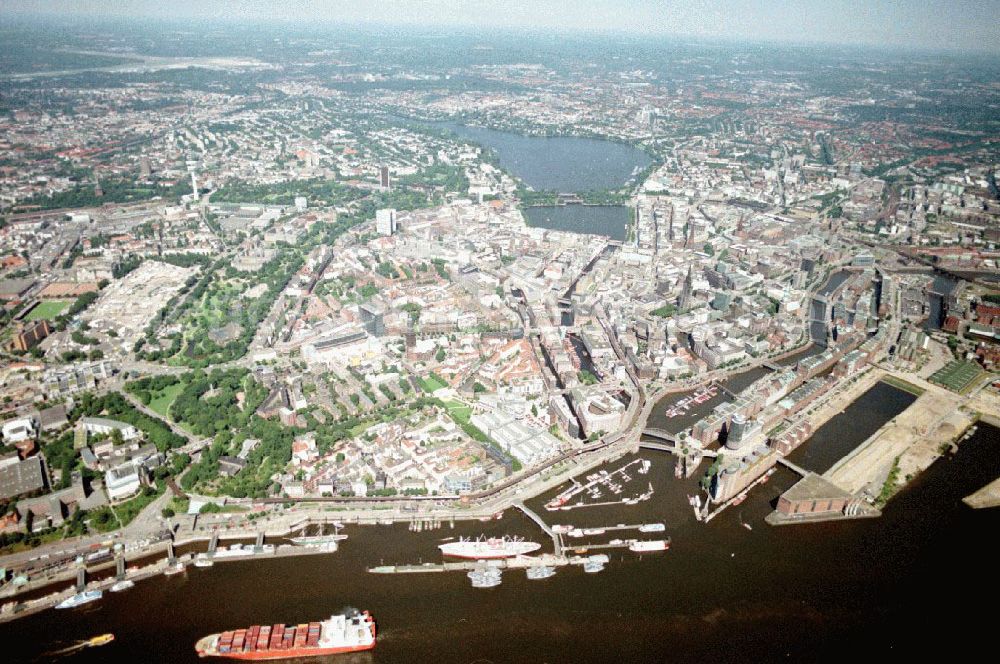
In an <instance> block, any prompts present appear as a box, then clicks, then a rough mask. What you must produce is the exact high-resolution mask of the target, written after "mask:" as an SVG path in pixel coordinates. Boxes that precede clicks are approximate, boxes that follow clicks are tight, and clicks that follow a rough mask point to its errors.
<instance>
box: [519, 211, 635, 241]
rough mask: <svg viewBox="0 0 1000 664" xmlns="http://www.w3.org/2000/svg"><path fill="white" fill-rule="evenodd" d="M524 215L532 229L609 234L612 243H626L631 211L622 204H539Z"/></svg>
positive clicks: (524, 212)
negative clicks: (615, 241)
mask: <svg viewBox="0 0 1000 664" xmlns="http://www.w3.org/2000/svg"><path fill="white" fill-rule="evenodd" d="M522 212H523V214H524V220H525V221H526V222H527V224H528V225H529V226H535V227H537V228H548V229H549V230H554V231H572V232H574V233H589V234H591V235H607V236H608V237H610V238H611V239H612V240H624V239H625V235H626V232H627V230H628V223H629V208H627V207H624V206H621V205H539V206H536V207H527V208H524V209H523V210H522Z"/></svg>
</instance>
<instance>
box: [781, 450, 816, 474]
mask: <svg viewBox="0 0 1000 664" xmlns="http://www.w3.org/2000/svg"><path fill="white" fill-rule="evenodd" d="M778 463H780V464H781V465H782V466H784V467H785V468H788V469H789V470H791V471H793V472H795V473H798V474H799V475H801V476H802V477H805V476H806V475H809V474H810V473H809V471H808V470H806V469H805V468H802V467H801V466H796V465H795V464H794V463H792V462H791V461H789V460H788V459H786V458H785V457H783V456H781V455H780V454H779V455H778Z"/></svg>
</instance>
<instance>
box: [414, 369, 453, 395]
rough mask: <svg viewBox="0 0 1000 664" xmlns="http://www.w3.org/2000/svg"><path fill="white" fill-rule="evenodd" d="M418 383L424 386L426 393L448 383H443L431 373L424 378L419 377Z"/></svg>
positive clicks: (446, 385)
mask: <svg viewBox="0 0 1000 664" xmlns="http://www.w3.org/2000/svg"><path fill="white" fill-rule="evenodd" d="M420 385H421V387H423V388H424V391H425V392H428V393H433V392H434V391H435V390H440V389H441V388H442V387H448V384H447V383H445V382H444V380H442V379H441V378H440V377H439V376H436V375H435V374H433V373H432V374H431V375H429V376H427V377H426V378H421V379H420Z"/></svg>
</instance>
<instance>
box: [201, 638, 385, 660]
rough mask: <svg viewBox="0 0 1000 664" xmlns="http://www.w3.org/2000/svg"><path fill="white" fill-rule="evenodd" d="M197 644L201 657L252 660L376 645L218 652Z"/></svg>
mask: <svg viewBox="0 0 1000 664" xmlns="http://www.w3.org/2000/svg"><path fill="white" fill-rule="evenodd" d="M215 636H218V635H217V634H213V635H212V636H208V637H205V639H203V640H202V641H205V640H210V639H213V637H215ZM202 641H199V642H198V646H200V645H201V643H202ZM198 646H196V649H197V650H198V656H199V657H221V658H224V659H242V660H251V661H258V662H263V661H270V660H277V659H295V658H299V657H323V656H325V655H341V654H344V653H349V652H361V651H363V650H371V649H373V648H374V647H375V642H374V641H372V642H371V643H369V644H365V645H357V646H340V647H336V648H288V649H286V650H257V651H254V652H225V653H223V652H218V651H216V650H213V649H209V648H206V649H202V648H200V647H198Z"/></svg>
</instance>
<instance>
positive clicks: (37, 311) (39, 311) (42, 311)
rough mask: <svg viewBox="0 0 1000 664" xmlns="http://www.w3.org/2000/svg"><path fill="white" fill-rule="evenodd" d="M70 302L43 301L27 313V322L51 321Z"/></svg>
mask: <svg viewBox="0 0 1000 664" xmlns="http://www.w3.org/2000/svg"><path fill="white" fill-rule="evenodd" d="M70 302H72V300H43V301H42V302H39V303H38V306H37V307H35V308H34V309H32V310H31V311H30V312H28V320H30V321H35V320H52V319H53V318H55V317H56V316H58V315H59V314H61V313H62V310H63V309H65V308H66V307H68V306H69V303H70Z"/></svg>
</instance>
